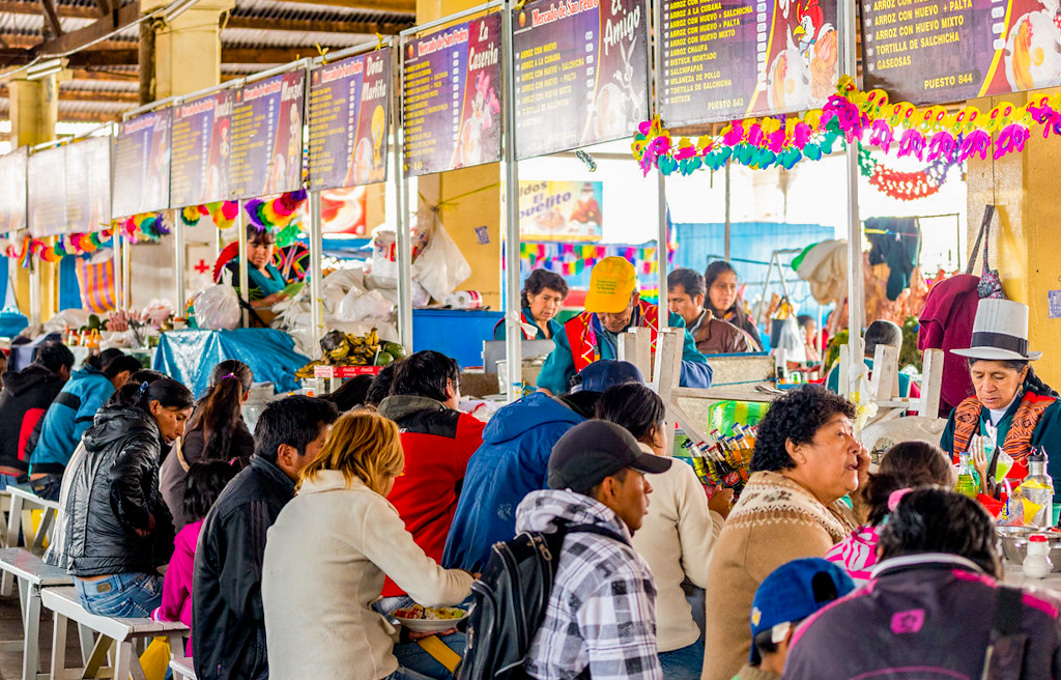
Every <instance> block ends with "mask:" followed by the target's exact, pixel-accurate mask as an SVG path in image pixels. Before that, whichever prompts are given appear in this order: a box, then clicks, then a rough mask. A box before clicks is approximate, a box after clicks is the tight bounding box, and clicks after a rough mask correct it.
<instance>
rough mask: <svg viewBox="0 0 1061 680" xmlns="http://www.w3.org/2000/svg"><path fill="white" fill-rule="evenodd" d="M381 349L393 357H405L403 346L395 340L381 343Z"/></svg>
mask: <svg viewBox="0 0 1061 680" xmlns="http://www.w3.org/2000/svg"><path fill="white" fill-rule="evenodd" d="M383 351H385V352H386V353H387V354H390V355H391V356H392V357H394V358H395V359H404V358H405V347H403V346H402V345H399V344H398V343H396V342H385V343H383Z"/></svg>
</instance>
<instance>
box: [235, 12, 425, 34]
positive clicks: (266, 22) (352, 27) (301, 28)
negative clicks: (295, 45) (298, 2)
mask: <svg viewBox="0 0 1061 680" xmlns="http://www.w3.org/2000/svg"><path fill="white" fill-rule="evenodd" d="M412 25H413V19H412V18H411V17H410V19H409V21H407V22H400V23H399V22H390V21H325V20H322V19H272V18H265V17H254V16H233V17H229V19H228V22H227V23H226V24H225V27H226V28H245V29H250V30H255V31H291V32H298V33H361V34H364V35H373V34H375V33H380V34H382V35H397V34H398V33H400V32H401V31H403V30H405V29H406V28H409V27H410V26H412Z"/></svg>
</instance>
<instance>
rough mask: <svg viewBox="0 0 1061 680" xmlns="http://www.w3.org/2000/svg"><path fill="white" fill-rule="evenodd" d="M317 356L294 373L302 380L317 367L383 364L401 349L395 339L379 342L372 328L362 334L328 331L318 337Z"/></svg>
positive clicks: (398, 355)
mask: <svg viewBox="0 0 1061 680" xmlns="http://www.w3.org/2000/svg"><path fill="white" fill-rule="evenodd" d="M321 353H322V357H321V359H319V360H317V361H311V362H309V363H308V364H306V365H305V366H303V367H302V368H300V369H298V371H296V372H295V377H297V378H299V379H302V380H305V379H308V378H312V377H313V369H314V368H316V367H317V366H386V365H387V364H390V363H392V362H394V361H395V360H396V359H402V358H404V357H405V348H404V347H402V346H401V345H399V344H398V343H396V342H380V339H379V334H378V333H377V332H376V329H375V328H373V329H372V330H371V331H369V332H368V333H366V334H365V335H360V336H359V335H352V334H349V333H343V332H342V331H331V332H330V333H328V334H327V335H325V336H324V337H323V338H321Z"/></svg>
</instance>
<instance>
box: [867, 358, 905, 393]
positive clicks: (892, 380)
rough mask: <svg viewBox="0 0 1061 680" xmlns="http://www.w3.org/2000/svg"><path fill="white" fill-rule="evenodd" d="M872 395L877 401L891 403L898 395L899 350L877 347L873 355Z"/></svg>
mask: <svg viewBox="0 0 1061 680" xmlns="http://www.w3.org/2000/svg"><path fill="white" fill-rule="evenodd" d="M872 383H873V394H874V395H875V396H876V399H877V400H878V401H891V400H892V399H894V398H896V397H899V396H902V395H900V394H899V348H898V347H892V346H891V345H877V348H876V350H875V352H874V354H873V380H872Z"/></svg>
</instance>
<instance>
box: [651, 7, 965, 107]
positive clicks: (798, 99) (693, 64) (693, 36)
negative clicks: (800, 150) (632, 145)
mask: <svg viewBox="0 0 1061 680" xmlns="http://www.w3.org/2000/svg"><path fill="white" fill-rule="evenodd" d="M843 1H845V2H850V1H852V0H843ZM930 1H932V2H934V1H935V0H930ZM947 1H950V0H947ZM959 1H962V0H959ZM838 4H839V3H838V2H837V0H809V1H807V2H804V1H802V0H663V17H662V28H661V34H662V36H663V63H662V69H663V74H662V85H663V93H662V95H663V107H662V108H663V111H662V114H663V120H664V122H665V123H666V124H667V125H670V126H675V127H677V126H682V125H694V124H700V123H712V122H719V121H728V120H733V119H735V118H744V117H747V116H753V115H754V116H764V115H772V114H776V113H792V112H795V111H806V110H808V109H813V108H817V107H820V106H823V105H824V104H825V103H826V101H828V99H829V97H830V96H831V95H833V94H835V92H836V80H837V78H838V76H839V71H838V69H839V60H838V56H839V51H838V47H839V44H840V42H839V37H840V36H839V34H838V33H837V30H836V26H837V6H838Z"/></svg>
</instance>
